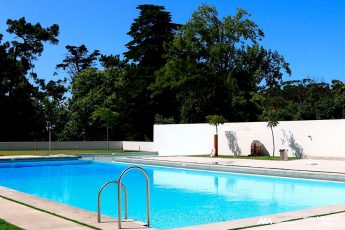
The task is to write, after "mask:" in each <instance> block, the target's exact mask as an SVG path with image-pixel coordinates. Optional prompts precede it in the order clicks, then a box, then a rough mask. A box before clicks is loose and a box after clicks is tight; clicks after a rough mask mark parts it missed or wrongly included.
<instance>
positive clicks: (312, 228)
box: [251, 213, 345, 230]
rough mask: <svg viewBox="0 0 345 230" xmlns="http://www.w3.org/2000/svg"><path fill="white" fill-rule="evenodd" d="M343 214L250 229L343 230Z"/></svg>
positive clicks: (344, 226) (344, 227)
mask: <svg viewBox="0 0 345 230" xmlns="http://www.w3.org/2000/svg"><path fill="white" fill-rule="evenodd" d="M344 219H345V213H339V214H333V215H329V216H322V217H313V218H306V219H303V220H298V221H291V222H285V223H280V224H273V225H266V226H262V227H255V228H251V229H253V230H291V229H293V230H305V229H308V230H325V229H327V230H344V229H345V225H344V223H343V221H344Z"/></svg>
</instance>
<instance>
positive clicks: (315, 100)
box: [0, 4, 345, 141]
mask: <svg viewBox="0 0 345 230" xmlns="http://www.w3.org/2000/svg"><path fill="white" fill-rule="evenodd" d="M137 9H138V16H137V17H136V18H135V19H134V21H133V23H132V25H131V27H130V28H129V32H128V35H129V37H130V40H129V42H128V43H127V44H126V48H127V50H126V51H125V52H124V53H123V54H103V53H102V52H101V51H100V50H93V51H89V49H88V48H87V47H86V45H79V46H75V45H67V46H66V51H67V53H66V55H65V57H64V58H63V60H61V63H58V64H57V68H58V69H59V70H60V71H59V72H58V75H57V76H55V78H56V80H54V81H53V80H51V81H46V80H44V78H45V77H46V76H38V74H37V73H36V72H35V65H34V61H35V60H37V59H39V58H40V55H41V54H42V53H43V52H44V48H45V45H48V44H50V45H56V44H58V42H59V40H58V35H59V26H58V25H56V24H53V25H50V26H47V27H43V26H42V25H41V24H40V23H30V22H27V21H26V19H25V18H19V19H18V20H14V19H8V20H7V33H9V34H10V35H12V36H9V37H10V38H11V39H12V40H9V41H4V40H3V35H2V34H0V107H1V112H0V141H34V140H46V139H47V136H48V135H47V126H49V127H52V138H53V140H60V141H62V140H105V139H106V138H107V137H108V134H109V139H111V140H151V139H152V136H153V124H154V123H156V124H171V123H197V122H205V117H206V116H208V115H210V114H217V116H219V117H221V118H222V119H223V120H227V121H230V122H234V121H242V122H244V121H266V122H271V123H268V124H270V126H269V127H270V128H271V130H272V133H273V127H274V125H275V124H277V123H274V122H278V121H281V120H304V119H308V120H310V119H340V118H345V86H344V83H343V82H342V81H339V80H333V81H332V82H331V83H327V82H317V81H314V80H312V79H311V78H310V77H306V76H294V78H295V79H300V80H290V79H288V77H289V76H290V75H292V76H293V73H292V71H291V69H290V66H289V63H288V62H287V61H286V60H285V59H284V57H283V55H282V54H280V53H279V52H278V51H275V50H270V49H267V48H266V47H264V46H263V43H262V40H263V39H265V34H264V32H263V29H261V28H260V27H259V25H257V23H256V22H255V21H253V19H252V18H251V15H250V14H249V13H248V12H247V11H246V10H244V9H238V10H237V11H236V12H235V13H234V14H233V15H225V16H224V17H220V16H219V14H218V11H217V9H216V8H215V7H213V6H209V5H201V6H200V7H199V8H198V9H197V10H196V11H195V12H194V13H193V14H192V15H191V17H190V19H189V20H188V21H187V22H186V23H185V24H183V25H180V24H177V23H175V22H173V21H172V16H171V13H170V12H168V11H167V10H166V9H165V7H164V6H157V5H151V4H144V5H139V6H138V7H137ZM95 36H103V35H95ZM52 72H53V70H52ZM66 75H68V76H69V78H70V81H67V80H66V79H65V77H66ZM58 78H61V79H58ZM285 79H288V80H285ZM284 80H285V81H284ZM108 118H109V119H108ZM209 118H210V119H211V118H212V117H209ZM212 120H213V119H211V120H210V122H211V121H212ZM223 120H222V121H223ZM115 121H116V122H115ZM272 122H273V123H272ZM215 124H221V122H219V123H215ZM104 127H107V130H108V131H109V132H107V133H105V130H104Z"/></svg>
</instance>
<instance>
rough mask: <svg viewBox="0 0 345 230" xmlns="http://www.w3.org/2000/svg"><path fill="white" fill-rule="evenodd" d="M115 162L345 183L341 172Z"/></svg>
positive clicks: (140, 160)
mask: <svg viewBox="0 0 345 230" xmlns="http://www.w3.org/2000/svg"><path fill="white" fill-rule="evenodd" d="M115 162H119V163H130V164H144V165H152V166H163V167H173V168H183V169H196V170H207V171H215V172H229V173H242V174H254V175H264V176H277V177H289V178H302V179H313V180H327V181H338V182H345V173H339V172H337V173H336V172H326V171H308V170H294V169H284V168H267V167H252V166H238V165H237V166H236V165H226V164H210V163H200V162H183V161H164V160H156V159H145V158H135V157H120V158H117V159H116V160H115Z"/></svg>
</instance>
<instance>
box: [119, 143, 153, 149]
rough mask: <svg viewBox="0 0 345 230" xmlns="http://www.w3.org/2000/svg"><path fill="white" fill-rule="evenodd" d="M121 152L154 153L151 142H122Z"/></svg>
mask: <svg viewBox="0 0 345 230" xmlns="http://www.w3.org/2000/svg"><path fill="white" fill-rule="evenodd" d="M122 146H123V150H139V151H154V148H153V142H143V141H123V142H122Z"/></svg>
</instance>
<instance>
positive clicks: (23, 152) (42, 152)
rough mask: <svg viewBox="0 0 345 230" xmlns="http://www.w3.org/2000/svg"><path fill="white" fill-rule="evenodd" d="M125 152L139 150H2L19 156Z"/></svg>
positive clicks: (0, 151) (3, 154) (0, 154)
mask: <svg viewBox="0 0 345 230" xmlns="http://www.w3.org/2000/svg"><path fill="white" fill-rule="evenodd" d="M124 152H138V151H132V150H130V151H129V150H118V149H116V150H51V151H50V152H49V151H48V150H5V151H3V150H0V156H18V155H40V156H47V155H56V154H67V155H73V154H111V153H115V154H116V153H124Z"/></svg>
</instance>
